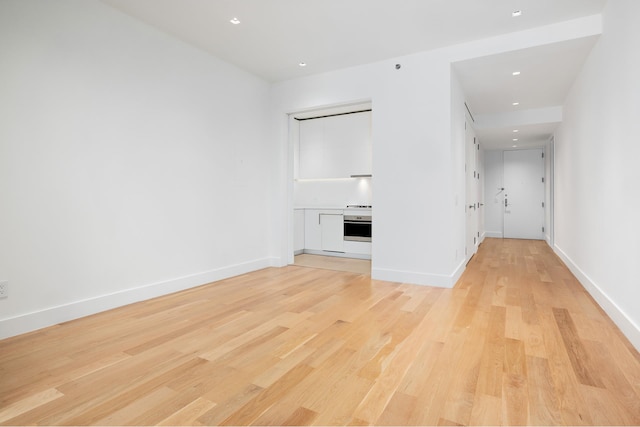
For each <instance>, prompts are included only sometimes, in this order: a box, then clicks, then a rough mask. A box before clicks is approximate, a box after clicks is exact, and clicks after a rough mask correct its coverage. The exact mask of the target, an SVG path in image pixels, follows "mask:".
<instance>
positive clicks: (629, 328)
mask: <svg viewBox="0 0 640 427" xmlns="http://www.w3.org/2000/svg"><path fill="white" fill-rule="evenodd" d="M553 251H554V252H555V253H556V255H558V257H559V258H560V259H561V260H562V262H564V263H565V265H566V266H567V268H568V269H569V271H571V273H573V275H574V276H575V277H576V279H578V281H579V282H580V284H581V285H582V286H583V287H584V288H585V289H586V290H587V292H589V295H591V296H592V297H593V299H594V300H596V302H597V303H598V305H599V306H600V307H601V308H602V309H603V310H604V312H605V313H607V315H608V316H609V317H610V318H611V320H612V321H613V322H614V323H615V324H616V325H617V326H618V328H620V330H621V331H622V333H623V334H624V335H625V336H626V337H627V339H628V340H629V341H631V343H632V344H633V345H634V347H635V348H636V349H637V350H639V351H640V326H639V325H636V324H635V323H634V322H633V320H631V319H630V318H629V316H627V314H626V313H625V312H624V311H623V310H622V309H621V308H620V307H619V306H618V305H617V304H616V303H615V302H613V300H612V299H611V298H609V296H608V295H607V294H606V293H605V292H604V291H603V290H602V288H601V287H600V286H598V285H597V284H596V283H595V281H593V280H592V279H591V278H590V277H589V276H588V275H587V274H586V273H585V272H584V271H582V269H581V268H580V267H578V265H577V264H576V263H575V262H573V260H572V259H571V258H570V257H569V256H568V255H567V254H566V253H565V252H564V251H563V250H562V249H560V248H559V247H558V246H557V245H555V246H554V247H553Z"/></svg>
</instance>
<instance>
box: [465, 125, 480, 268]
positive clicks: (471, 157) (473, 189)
mask: <svg viewBox="0 0 640 427" xmlns="http://www.w3.org/2000/svg"><path fill="white" fill-rule="evenodd" d="M478 147H479V145H478V142H477V141H476V137H475V133H474V132H473V129H472V128H471V126H470V125H469V123H466V125H465V176H466V186H465V188H466V190H465V191H466V195H465V202H466V203H465V210H466V213H467V227H466V228H467V230H466V245H465V254H466V259H467V261H469V260H470V259H471V257H472V256H473V255H474V254H475V253H476V251H477V249H478V216H479V215H478V208H479V206H478V182H479V179H478V178H479V176H478Z"/></svg>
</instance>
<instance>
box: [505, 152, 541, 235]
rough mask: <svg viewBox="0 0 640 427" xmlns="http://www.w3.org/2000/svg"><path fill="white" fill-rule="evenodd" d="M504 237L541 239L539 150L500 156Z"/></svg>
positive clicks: (507, 153)
mask: <svg viewBox="0 0 640 427" xmlns="http://www.w3.org/2000/svg"><path fill="white" fill-rule="evenodd" d="M503 155H504V158H503V161H504V237H505V238H508V239H536V240H542V239H544V229H543V227H544V158H543V157H542V149H541V148H539V149H533V150H513V151H505V152H504V154H503Z"/></svg>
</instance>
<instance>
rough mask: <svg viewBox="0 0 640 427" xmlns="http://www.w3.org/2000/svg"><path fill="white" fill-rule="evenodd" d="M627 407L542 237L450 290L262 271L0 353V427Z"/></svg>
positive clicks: (610, 334) (625, 416) (463, 416)
mask: <svg viewBox="0 0 640 427" xmlns="http://www.w3.org/2000/svg"><path fill="white" fill-rule="evenodd" d="M345 263H347V264H348V260H341V264H345ZM639 402H640V355H639V354H638V351H637V350H636V349H635V348H633V346H632V345H631V344H630V343H629V341H628V340H626V339H625V338H624V336H623V335H622V334H621V332H620V330H618V329H617V328H616V327H615V325H614V324H613V322H612V321H611V319H609V318H608V317H607V316H606V315H605V314H604V312H603V310H602V309H601V308H600V307H598V306H597V304H596V303H595V301H594V300H593V298H592V297H591V296H590V295H588V294H587V293H586V291H585V290H584V289H583V288H582V286H580V284H579V283H578V281H577V280H576V279H575V277H573V275H572V274H571V272H570V271H569V270H568V269H567V268H566V267H565V266H564V265H563V264H562V262H561V261H560V259H559V258H558V257H557V256H556V255H555V254H554V253H553V251H552V250H551V248H549V246H548V245H547V244H546V243H545V242H543V241H531V240H510V239H485V241H484V242H483V243H482V245H481V246H480V249H479V251H478V253H477V254H476V255H475V256H474V258H473V259H472V260H471V262H470V263H469V265H468V267H467V269H466V270H465V272H464V273H463V275H462V277H461V278H460V280H459V281H458V283H457V284H456V286H455V287H454V288H453V289H443V288H433V287H428V286H414V285H409V284H402V283H392V282H384V281H379V280H373V279H371V277H370V276H369V275H366V274H359V273H352V272H345V271H332V270H329V269H314V268H309V267H301V266H288V267H284V268H267V269H263V270H259V271H256V272H252V273H248V274H243V275H240V276H237V277H232V278H229V279H226V280H222V281H219V282H216V283H212V284H207V285H203V286H199V287H196V288H192V289H189V290H186V291H183V292H179V293H176V294H172V295H166V296H163V297H160V298H156V299H153V300H150V301H143V302H140V303H136V304H131V305H129V306H126V307H121V308H118V309H115V310H110V311H107V312H104V313H99V314H95V315H92V316H89V317H86V318H83V319H78V320H74V321H70V322H66V323H64V324H61V325H56V326H53V327H50V328H46V329H43V330H40V331H36V332H32V333H29V334H25V335H22V336H17V337H13V338H9V339H5V340H2V341H0V424H1V425H33V424H47V425H63V424H67V425H68V424H76V425H98V424H102V425H107V424H129V425H222V424H234V425H248V424H260V425H312V424H315V425H373V424H375V425H424V424H429V425H478V424H483V425H484V424H488V425H497V424H509V425H525V424H531V425H538V424H545V425H547V424H550V425H594V424H595V425H598V424H607V425H611V424H616V425H633V424H636V425H637V424H640V403H639Z"/></svg>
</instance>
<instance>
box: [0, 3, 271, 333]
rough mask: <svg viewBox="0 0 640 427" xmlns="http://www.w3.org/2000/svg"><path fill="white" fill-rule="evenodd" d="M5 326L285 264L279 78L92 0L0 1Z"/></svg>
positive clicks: (0, 313)
mask: <svg viewBox="0 0 640 427" xmlns="http://www.w3.org/2000/svg"><path fill="white" fill-rule="evenodd" d="M0 93H1V94H2V95H1V96H0V117H1V118H2V119H1V120H2V126H0V200H1V203H2V207H1V208H0V242H1V244H0V280H1V279H6V280H8V281H9V298H8V299H2V300H0V337H4V336H8V335H13V334H16V333H20V332H24V331H26V330H30V329H34V328H38V327H41V326H45V325H49V324H53V323H57V322H59V321H62V320H67V319H70V318H73V317H78V316H81V315H84V314H88V313H92V312H95V311H99V310H102V309H106V308H110V307H113V306H117V305H122V304H126V303H128V302H131V301H135V300H139V299H144V298H148V297H151V296H155V295H158V294H162V293H166V292H170V291H174V290H178V289H182V288H185V287H189V286H194V285H199V284H203V283H206V282H208V281H211V280H215V279H218V278H221V277H226V276H229V275H233V274H239V273H242V272H245V271H248V270H253V269H256V268H261V267H264V266H267V265H269V264H270V263H271V261H272V260H271V259H270V255H269V254H270V246H269V242H268V238H269V234H268V233H269V229H270V226H269V224H270V222H269V221H270V212H271V211H272V210H273V208H272V207H271V203H273V202H272V199H271V197H270V196H271V195H273V193H274V190H273V188H272V186H271V184H272V183H273V180H272V179H273V178H274V177H276V176H277V175H276V173H277V171H276V169H275V166H276V165H277V158H276V157H275V156H274V155H273V154H271V153H273V152H275V151H276V150H274V149H273V148H272V147H270V146H269V142H270V141H271V138H270V137H269V135H268V134H269V132H270V131H271V129H270V128H269V127H268V122H267V119H268V117H267V116H266V114H265V112H266V108H267V102H268V96H269V85H268V84H267V83H266V82H264V81H262V80H260V79H258V78H256V77H254V76H252V75H249V74H247V73H245V72H243V71H241V70H239V69H237V68H235V67H232V66H230V65H228V64H226V63H223V62H221V61H219V60H217V59H215V58H213V57H211V56H210V55H208V54H205V53H203V52H201V51H199V50H196V49H194V48H192V47H189V46H187V45H185V44H183V43H181V42H179V41H177V40H175V39H174V38H172V37H170V36H167V35H164V34H162V33H160V32H158V31H156V30H154V29H152V28H151V27H148V26H146V25H145V24H142V23H140V22H138V21H136V20H134V19H132V18H130V17H128V16H125V15H123V14H121V13H120V12H117V11H115V10H113V9H111V8H110V7H108V6H106V5H104V4H102V3H100V2H98V1H94V0H57V1H55V2H46V1H38V2H35V1H30V2H24V1H21V0H3V1H2V2H0Z"/></svg>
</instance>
